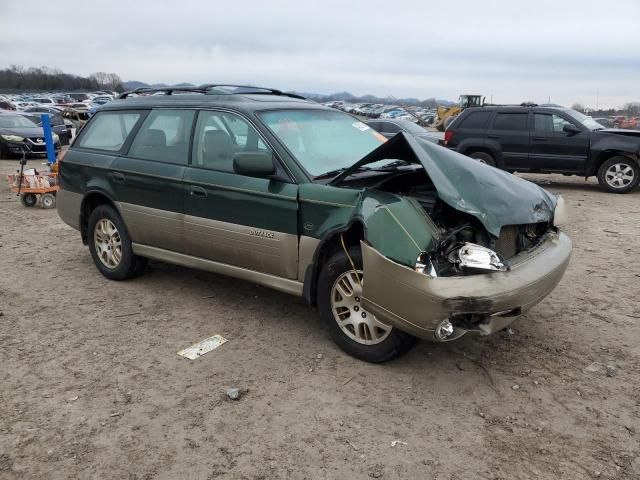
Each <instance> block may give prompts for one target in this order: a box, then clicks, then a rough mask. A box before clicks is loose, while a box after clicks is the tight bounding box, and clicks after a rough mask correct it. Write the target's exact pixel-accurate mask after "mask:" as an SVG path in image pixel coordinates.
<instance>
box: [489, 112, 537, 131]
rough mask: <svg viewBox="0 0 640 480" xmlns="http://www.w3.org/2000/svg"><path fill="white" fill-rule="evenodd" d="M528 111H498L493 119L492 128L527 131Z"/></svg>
mask: <svg viewBox="0 0 640 480" xmlns="http://www.w3.org/2000/svg"><path fill="white" fill-rule="evenodd" d="M528 117H529V114H528V113H524V112H523V113H506V112H498V114H497V115H496V118H495V119H494V120H493V129H494V130H524V131H527V130H528V128H527V118H528Z"/></svg>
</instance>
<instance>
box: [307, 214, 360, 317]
mask: <svg viewBox="0 0 640 480" xmlns="http://www.w3.org/2000/svg"><path fill="white" fill-rule="evenodd" d="M341 238H342V239H343V240H344V244H345V247H346V248H347V249H348V248H349V247H350V246H353V245H360V240H364V239H365V238H366V227H365V224H364V220H363V219H362V218H361V217H354V218H352V219H351V220H350V221H349V223H347V224H346V225H342V226H340V227H338V228H336V229H333V230H331V231H329V232H327V233H326V235H325V236H324V237H323V238H322V240H320V243H319V244H318V246H317V247H316V250H315V252H314V254H313V261H312V262H311V264H310V265H309V266H308V267H307V270H306V271H305V275H304V286H303V289H302V296H303V298H304V299H305V300H306V301H307V302H308V303H309V304H310V305H314V306H315V305H316V303H317V301H316V297H317V289H318V276H319V274H320V269H321V268H322V265H323V264H324V263H325V262H326V261H327V260H328V259H329V258H330V257H331V256H332V255H333V254H334V253H335V252H336V251H337V250H339V249H341V248H342V242H341Z"/></svg>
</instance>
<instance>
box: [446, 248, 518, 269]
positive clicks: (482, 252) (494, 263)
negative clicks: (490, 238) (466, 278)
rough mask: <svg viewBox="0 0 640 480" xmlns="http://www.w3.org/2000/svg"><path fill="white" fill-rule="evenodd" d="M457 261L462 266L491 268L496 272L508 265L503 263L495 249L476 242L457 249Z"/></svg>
mask: <svg viewBox="0 0 640 480" xmlns="http://www.w3.org/2000/svg"><path fill="white" fill-rule="evenodd" d="M457 257H458V258H457V259H456V260H457V263H458V264H459V266H460V267H461V268H469V269H474V270H489V271H494V272H504V271H506V270H507V266H506V265H505V264H504V263H502V260H500V258H499V257H498V254H497V253H496V252H494V251H493V250H491V249H489V248H486V247H483V246H482V245H476V244H475V243H465V244H464V245H462V247H460V248H459V249H458V251H457Z"/></svg>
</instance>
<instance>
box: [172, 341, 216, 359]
mask: <svg viewBox="0 0 640 480" xmlns="http://www.w3.org/2000/svg"><path fill="white" fill-rule="evenodd" d="M223 343H227V339H226V338H224V337H223V336H222V335H214V336H213V337H209V338H205V339H204V340H202V341H201V342H198V343H196V344H195V345H191V346H190V347H189V348H185V349H184V350H180V351H179V352H178V355H180V356H182V357H186V358H188V359H189V360H195V359H196V358H198V357H201V356H202V355H204V354H205V353H208V352H210V351H211V350H213V349H214V348H218V347H219V346H220V345H222V344H223Z"/></svg>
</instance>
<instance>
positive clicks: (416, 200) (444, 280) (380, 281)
mask: <svg viewBox="0 0 640 480" xmlns="http://www.w3.org/2000/svg"><path fill="white" fill-rule="evenodd" d="M382 159H399V160H402V161H403V162H408V163H410V164H411V163H414V164H421V165H422V167H423V168H422V169H416V168H413V169H409V168H408V169H405V170H401V171H398V172H397V173H395V174H393V175H389V176H386V177H384V178H383V179H382V180H381V181H378V182H377V183H375V184H373V185H370V186H369V188H367V189H365V192H364V195H363V197H364V199H363V201H362V205H363V206H364V207H366V208H364V207H363V208H362V212H361V213H362V214H363V217H364V220H365V225H366V238H365V241H363V242H362V244H361V246H362V253H363V263H364V276H365V277H366V282H365V283H364V285H363V294H362V295H363V298H362V301H363V306H364V307H366V308H367V310H368V311H370V312H371V313H373V314H375V315H376V317H377V318H378V319H379V320H380V321H382V322H384V323H387V324H389V325H392V326H395V327H397V328H399V329H400V330H403V331H407V332H409V333H411V334H413V335H416V336H418V337H421V338H426V339H434V340H437V341H448V340H453V339H456V338H459V337H460V336H462V335H464V334H465V333H468V332H475V333H478V334H481V335H487V334H491V333H494V332H496V331H498V330H501V329H503V328H505V327H507V326H508V325H509V324H510V323H511V322H513V321H514V319H515V318H517V317H518V316H519V315H521V314H522V313H524V312H525V311H527V310H528V309H529V308H531V307H532V306H533V305H535V304H536V303H538V302H539V301H541V300H542V299H543V298H544V297H545V296H547V295H548V294H549V293H550V292H551V291H552V290H553V289H554V288H555V286H556V285H557V284H558V282H559V281H560V279H561V278H562V275H563V274H564V271H565V270H566V268H567V265H568V262H569V259H570V256H571V249H572V246H571V241H570V240H569V238H568V237H567V236H566V235H564V234H563V233H562V232H560V231H559V230H558V228H557V225H558V224H559V222H561V221H563V220H564V217H565V216H566V214H565V207H564V202H563V200H562V199H561V198H556V197H554V196H553V195H551V194H549V193H548V192H546V191H544V190H543V189H541V188H539V187H538V186H536V185H534V184H532V183H530V182H527V181H525V180H522V179H520V178H518V177H515V176H513V175H511V174H509V173H506V172H503V171H500V170H498V169H495V168H493V167H488V166H486V165H483V164H480V163H479V162H476V161H474V160H471V159H468V158H467V157H463V156H462V155H459V154H457V153H454V152H451V151H449V150H446V149H441V148H439V147H437V146H435V145H433V144H429V145H427V144H426V143H425V144H423V143H422V142H420V141H419V140H416V139H415V138H413V137H411V136H408V135H404V134H399V135H397V136H396V137H394V138H393V139H392V140H390V141H389V142H387V143H385V144H384V145H382V146H381V147H380V148H378V149H376V150H375V151H374V152H372V153H371V154H369V155H368V156H367V157H365V158H364V159H363V160H361V161H360V162H358V164H356V165H355V166H354V167H353V170H355V169H356V168H358V167H359V166H362V165H365V164H367V163H373V162H376V161H379V160H382ZM349 175H350V172H349V171H347V172H345V173H343V174H342V175H340V177H338V178H336V179H335V180H334V181H333V182H332V184H334V185H337V184H339V183H341V182H342V181H344V180H345V179H346V178H347V177H348V176H349ZM409 208H411V209H413V210H414V213H415V211H417V210H420V211H421V212H420V213H421V214H422V215H424V217H425V221H424V223H423V224H422V229H424V230H426V231H429V235H428V236H426V237H425V236H423V237H422V238H427V239H428V242H427V241H423V243H422V244H420V240H417V241H416V240H414V241H413V242H407V243H406V244H405V245H403V247H402V252H404V253H405V254H404V255H401V254H399V253H398V252H397V251H394V249H393V246H392V245H390V242H388V241H386V242H385V239H386V238H388V235H386V233H388V232H387V231H386V230H387V229H388V224H384V223H383V222H382V220H383V219H382V218H381V215H380V214H379V212H380V211H382V210H385V209H386V210H389V213H390V214H391V215H392V217H393V219H394V220H395V221H396V222H398V223H399V224H400V227H402V229H403V230H404V232H405V233H407V235H408V236H409V238H411V239H413V237H416V238H418V235H416V234H413V235H412V231H413V232H415V231H416V228H417V227H416V225H415V222H414V224H411V225H409V224H407V226H406V227H405V226H403V225H402V222H401V221H400V218H401V215H400V213H401V212H402V211H404V210H407V209H409ZM394 209H395V210H394ZM394 211H395V214H394ZM384 220H389V219H388V218H385V219H384ZM385 225H387V226H385ZM409 259H411V260H409Z"/></svg>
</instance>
